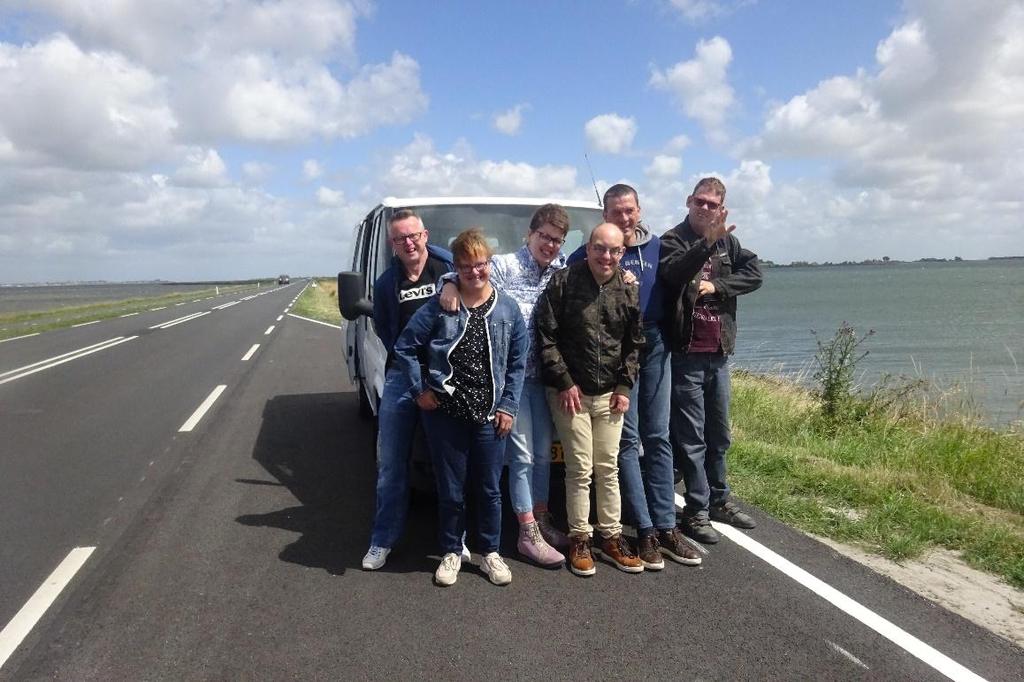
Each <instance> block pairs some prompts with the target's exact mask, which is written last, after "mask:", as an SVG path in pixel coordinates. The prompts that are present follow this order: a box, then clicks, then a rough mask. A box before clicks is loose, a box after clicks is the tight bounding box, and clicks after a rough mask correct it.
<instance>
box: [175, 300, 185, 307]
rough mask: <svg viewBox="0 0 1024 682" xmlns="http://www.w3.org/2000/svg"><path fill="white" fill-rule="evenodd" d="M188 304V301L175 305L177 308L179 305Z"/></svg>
mask: <svg viewBox="0 0 1024 682" xmlns="http://www.w3.org/2000/svg"><path fill="white" fill-rule="evenodd" d="M186 303H188V301H182V302H181V303H175V304H174V306H175V307H177V306H179V305H185V304H186Z"/></svg>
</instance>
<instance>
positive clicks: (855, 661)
mask: <svg viewBox="0 0 1024 682" xmlns="http://www.w3.org/2000/svg"><path fill="white" fill-rule="evenodd" d="M825 644H828V645H829V648H831V649H832V651H834V652H836V653H837V654H839V655H840V656H842V657H843V658H845V659H846V660H848V661H850V662H851V663H853V664H854V665H859V666H860V667H861V668H864V669H865V670H871V668H869V667H868V666H867V664H866V663H865V662H864V661H862V660H860V659H859V658H857V657H856V656H854V655H853V654H851V653H850V652H849V651H847V650H846V649H844V648H843V647H841V646H839V645H838V644H836V643H835V642H833V641H831V640H828V639H826V640H825Z"/></svg>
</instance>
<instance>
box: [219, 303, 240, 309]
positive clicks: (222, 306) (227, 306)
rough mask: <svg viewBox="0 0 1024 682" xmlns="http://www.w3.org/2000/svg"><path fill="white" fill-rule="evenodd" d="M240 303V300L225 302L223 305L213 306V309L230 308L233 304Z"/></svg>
mask: <svg viewBox="0 0 1024 682" xmlns="http://www.w3.org/2000/svg"><path fill="white" fill-rule="evenodd" d="M238 303H239V301H231V302H230V303H224V304H223V305H215V306H214V307H213V309H214V310H224V309H225V308H230V307H231V306H233V305H238Z"/></svg>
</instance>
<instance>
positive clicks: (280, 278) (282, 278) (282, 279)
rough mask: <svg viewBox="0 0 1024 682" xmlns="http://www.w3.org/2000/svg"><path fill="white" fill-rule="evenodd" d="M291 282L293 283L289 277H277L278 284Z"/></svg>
mask: <svg viewBox="0 0 1024 682" xmlns="http://www.w3.org/2000/svg"><path fill="white" fill-rule="evenodd" d="M291 281H292V279H291V277H289V276H288V275H278V276H277V283H278V284H289V283H290V282H291Z"/></svg>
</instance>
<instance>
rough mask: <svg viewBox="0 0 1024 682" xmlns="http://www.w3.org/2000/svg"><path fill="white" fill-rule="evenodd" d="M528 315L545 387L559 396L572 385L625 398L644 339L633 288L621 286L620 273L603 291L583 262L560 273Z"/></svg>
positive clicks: (588, 392)
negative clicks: (533, 331) (553, 390)
mask: <svg viewBox="0 0 1024 682" xmlns="http://www.w3.org/2000/svg"><path fill="white" fill-rule="evenodd" d="M533 315H534V325H535V327H536V334H537V337H536V342H537V347H538V349H539V351H540V362H541V378H542V380H543V381H544V383H545V384H546V385H548V386H551V387H553V388H555V389H557V390H559V391H564V390H566V389H568V388H571V387H572V386H573V384H575V385H577V386H579V388H580V390H581V391H582V392H583V393H584V394H585V395H601V394H603V393H608V392H610V391H613V392H615V393H619V394H622V395H627V396H628V395H629V392H630V390H631V389H632V388H633V384H634V383H635V382H636V376H637V367H638V358H639V353H640V348H642V347H643V345H644V334H643V328H642V326H641V323H640V297H639V294H638V291H637V287H636V286H630V285H628V284H626V283H625V282H623V281H622V270H617V271H616V272H615V275H614V276H613V277H612V278H611V279H610V280H609V281H608V282H607V283H605V284H603V285H600V284H598V283H597V281H596V280H595V279H594V276H593V274H591V272H590V268H589V267H588V266H587V263H586V261H581V262H579V263H575V264H573V265H570V266H569V267H567V268H565V269H563V270H559V271H558V272H556V273H555V274H554V275H552V277H551V281H550V282H548V286H547V287H546V288H545V289H544V293H542V294H541V295H540V299H538V301H537V307H536V308H535V309H534V311H533Z"/></svg>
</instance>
